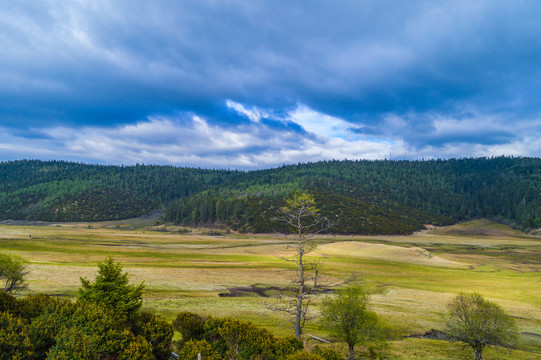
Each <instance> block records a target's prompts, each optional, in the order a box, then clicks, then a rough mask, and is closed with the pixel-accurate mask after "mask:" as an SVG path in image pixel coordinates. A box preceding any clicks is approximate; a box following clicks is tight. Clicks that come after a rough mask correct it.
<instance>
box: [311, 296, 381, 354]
mask: <svg viewBox="0 0 541 360" xmlns="http://www.w3.org/2000/svg"><path fill="white" fill-rule="evenodd" d="M321 312H322V325H323V327H324V328H326V329H328V330H329V331H330V332H331V333H332V334H333V336H335V337H337V338H339V339H340V340H343V341H344V342H345V343H346V344H347V345H348V349H349V359H350V360H354V359H355V345H357V344H362V345H365V346H366V347H367V348H368V349H369V351H370V353H371V355H372V356H374V355H375V354H373V352H374V351H373V348H374V345H375V344H378V343H379V344H381V343H384V342H385V331H384V328H383V326H382V324H381V322H380V320H379V317H378V315H377V314H376V313H375V312H373V311H370V310H369V309H368V295H367V294H366V293H365V292H364V290H363V289H362V287H361V286H360V285H350V286H348V287H347V288H345V289H343V290H340V291H339V292H338V295H337V296H333V297H328V298H326V299H325V300H323V303H322V307H321Z"/></svg>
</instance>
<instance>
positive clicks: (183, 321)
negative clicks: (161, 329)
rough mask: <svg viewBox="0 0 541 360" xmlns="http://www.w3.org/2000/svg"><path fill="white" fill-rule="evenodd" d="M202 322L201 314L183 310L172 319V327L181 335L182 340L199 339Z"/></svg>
mask: <svg viewBox="0 0 541 360" xmlns="http://www.w3.org/2000/svg"><path fill="white" fill-rule="evenodd" d="M203 326H204V322H203V319H202V318H201V316H199V315H197V314H194V313H191V312H188V311H183V312H181V313H179V314H178V315H177V317H176V318H175V320H173V327H174V328H175V330H176V331H178V332H179V333H180V335H182V341H183V342H186V341H189V340H201V339H202V338H203V331H204V329H203Z"/></svg>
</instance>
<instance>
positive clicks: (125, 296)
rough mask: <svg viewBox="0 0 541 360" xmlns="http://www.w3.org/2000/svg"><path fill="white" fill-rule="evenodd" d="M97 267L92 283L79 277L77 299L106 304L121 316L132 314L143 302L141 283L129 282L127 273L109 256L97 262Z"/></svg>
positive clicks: (142, 286)
mask: <svg viewBox="0 0 541 360" xmlns="http://www.w3.org/2000/svg"><path fill="white" fill-rule="evenodd" d="M98 268H99V270H98V275H97V276H96V280H95V281H94V282H93V283H91V282H90V281H88V280H87V279H86V278H81V288H80V289H79V299H80V300H81V301H86V302H91V303H97V304H103V305H105V306H108V307H109V308H111V309H113V310H115V313H116V314H118V315H120V316H123V317H130V316H131V315H133V314H134V313H135V312H136V311H137V310H138V309H139V308H140V307H141V305H142V304H143V300H142V294H143V288H144V285H143V283H141V284H139V285H137V286H135V285H131V284H129V283H128V282H129V280H128V273H122V266H121V265H120V263H115V262H114V260H113V259H112V258H111V257H109V258H108V259H106V260H104V261H103V262H102V263H98Z"/></svg>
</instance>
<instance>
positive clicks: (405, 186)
mask: <svg viewBox="0 0 541 360" xmlns="http://www.w3.org/2000/svg"><path fill="white" fill-rule="evenodd" d="M300 191H308V192H310V193H312V194H314V196H315V199H316V201H317V203H318V207H320V208H321V210H322V211H323V213H324V214H325V215H326V216H328V217H331V218H333V219H336V225H335V226H334V228H333V232H336V233H358V234H407V233H411V232H413V231H415V230H418V229H421V228H423V225H424V224H436V225H444V224H451V223H454V222H457V221H462V220H468V219H475V218H489V219H493V220H497V221H500V222H503V223H507V224H512V225H514V226H515V227H517V228H519V229H521V230H530V229H533V228H538V227H541V159H538V158H508V157H497V158H490V159H488V158H478V159H451V160H428V161H389V160H383V161H322V162H317V163H309V164H298V165H290V166H283V167H280V168H275V169H267V170H259V171H249V172H242V171H231V170H205V169H195V168H178V167H172V166H146V165H136V166H100V165H85V164H77V163H70V162H61V161H51V162H42V161H28V160H25V161H15V162H3V163H0V219H2V220H5V219H12V220H41V221H104V220H114V219H125V218H130V217H135V216H140V215H143V214H146V213H149V212H151V211H152V210H155V209H165V210H166V215H165V218H164V219H165V220H166V221H169V222H173V223H176V224H179V225H185V226H198V225H205V226H220V227H230V228H232V229H234V230H239V231H253V232H269V231H275V230H277V229H278V230H279V228H277V225H276V224H273V223H272V222H271V221H270V219H271V218H272V212H273V209H275V208H277V207H278V206H280V205H281V204H282V203H283V201H284V199H285V198H287V197H288V196H290V195H292V194H293V193H295V192H300Z"/></svg>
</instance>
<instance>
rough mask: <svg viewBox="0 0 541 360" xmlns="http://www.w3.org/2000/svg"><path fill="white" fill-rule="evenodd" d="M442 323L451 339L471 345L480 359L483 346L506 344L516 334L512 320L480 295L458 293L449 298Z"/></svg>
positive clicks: (497, 306) (476, 359) (477, 359)
mask: <svg viewBox="0 0 541 360" xmlns="http://www.w3.org/2000/svg"><path fill="white" fill-rule="evenodd" d="M445 325H446V331H447V333H448V335H449V337H450V338H451V341H462V342H464V343H466V344H468V345H469V346H471V347H472V349H473V353H474V356H475V360H482V359H483V355H482V352H483V348H484V347H486V346H494V345H498V346H506V345H509V344H511V343H512V342H513V341H514V340H515V339H516V337H517V331H516V328H515V324H514V321H513V319H512V318H511V317H510V316H509V315H507V314H506V313H505V311H504V310H503V309H502V308H501V307H500V306H499V305H497V304H495V303H493V302H490V301H487V300H485V299H483V297H482V296H481V295H479V294H464V293H461V294H459V295H457V296H456V297H455V298H454V299H453V300H451V302H450V303H449V304H448V313H447V315H446V317H445Z"/></svg>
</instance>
